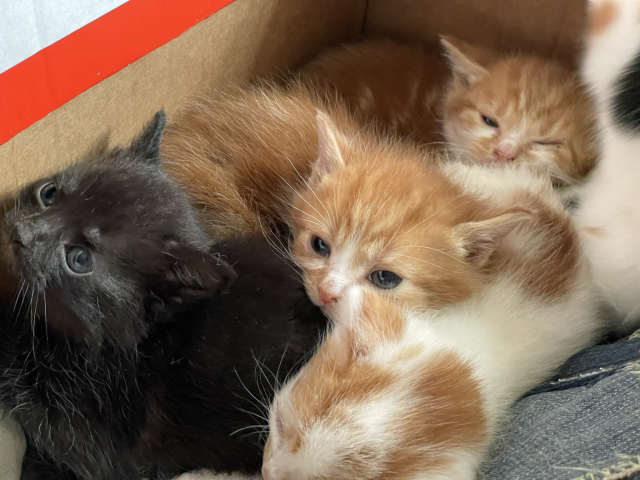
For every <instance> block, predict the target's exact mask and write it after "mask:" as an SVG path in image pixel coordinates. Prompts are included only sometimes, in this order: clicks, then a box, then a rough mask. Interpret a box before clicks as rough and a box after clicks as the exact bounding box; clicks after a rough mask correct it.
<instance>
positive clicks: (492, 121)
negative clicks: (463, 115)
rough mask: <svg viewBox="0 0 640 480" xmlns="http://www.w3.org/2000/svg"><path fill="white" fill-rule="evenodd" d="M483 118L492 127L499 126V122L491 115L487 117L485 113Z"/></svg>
mask: <svg viewBox="0 0 640 480" xmlns="http://www.w3.org/2000/svg"><path fill="white" fill-rule="evenodd" d="M482 120H484V123H486V124H487V125H489V126H490V127H493V128H498V122H496V121H495V120H492V119H490V118H489V117H485V116H484V115H482Z"/></svg>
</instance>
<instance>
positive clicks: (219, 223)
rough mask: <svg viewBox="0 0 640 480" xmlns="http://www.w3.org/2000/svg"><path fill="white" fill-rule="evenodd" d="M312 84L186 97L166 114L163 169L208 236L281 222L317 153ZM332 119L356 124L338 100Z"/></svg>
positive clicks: (316, 102) (255, 229)
mask: <svg viewBox="0 0 640 480" xmlns="http://www.w3.org/2000/svg"><path fill="white" fill-rule="evenodd" d="M319 104H320V101H319V99H318V96H317V94H316V92H314V91H313V89H308V88H304V87H302V86H300V85H290V86H288V87H287V88H280V87H277V86H275V85H272V84H269V83H260V84H258V85H253V86H245V87H236V88H232V89H229V90H226V91H221V92H216V93H215V94H213V95H212V96H209V97H205V98H202V99H200V100H197V101H193V102H191V103H190V104H189V105H187V107H185V108H184V109H183V110H182V111H181V112H180V113H179V114H178V115H177V116H176V118H174V119H170V122H169V123H168V125H167V128H166V130H165V135H164V137H163V140H162V146H161V148H162V153H163V158H164V169H165V170H166V171H167V172H168V173H169V175H171V176H172V177H173V178H175V179H176V180H177V181H178V183H180V184H181V185H182V186H184V188H185V189H186V191H187V193H188V194H189V195H190V198H191V201H192V203H193V205H194V206H195V207H196V208H197V209H198V211H199V212H200V218H201V220H202V223H203V225H204V226H205V228H206V230H207V233H208V234H209V235H210V236H211V237H212V238H214V239H217V238H226V237H228V236H230V235H234V234H242V233H247V232H261V231H265V230H267V229H273V228H277V229H280V228H281V227H282V222H283V219H284V217H285V216H286V212H287V210H288V204H289V198H290V197H291V194H292V191H293V190H294V189H296V188H298V187H299V186H300V184H303V182H304V178H306V177H307V176H308V175H309V172H310V165H311V164H312V163H313V161H315V159H316V156H317V136H316V127H315V116H316V108H317V106H318V105H319ZM330 112H331V115H332V118H333V119H334V121H335V122H337V123H338V124H339V125H340V126H341V127H342V128H344V129H345V130H350V129H352V130H357V129H359V127H358V124H356V123H354V122H353V121H352V120H351V118H350V117H349V115H348V114H347V112H346V109H345V108H343V107H342V106H341V105H340V104H339V103H338V102H334V103H333V105H332V106H331V109H330Z"/></svg>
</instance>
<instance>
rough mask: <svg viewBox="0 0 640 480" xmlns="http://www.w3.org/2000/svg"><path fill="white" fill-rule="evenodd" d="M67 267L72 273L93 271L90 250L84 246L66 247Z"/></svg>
mask: <svg viewBox="0 0 640 480" xmlns="http://www.w3.org/2000/svg"><path fill="white" fill-rule="evenodd" d="M65 260H66V262H67V267H69V270H71V272H72V273H75V274H77V275H84V274H87V273H91V272H92V271H93V260H92V258H91V252H90V251H89V250H88V249H87V248H85V247H80V246H76V247H67V248H66V249H65Z"/></svg>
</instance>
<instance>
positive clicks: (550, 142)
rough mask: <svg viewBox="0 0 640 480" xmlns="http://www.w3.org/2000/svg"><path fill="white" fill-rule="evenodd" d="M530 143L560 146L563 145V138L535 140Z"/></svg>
mask: <svg viewBox="0 0 640 480" xmlns="http://www.w3.org/2000/svg"><path fill="white" fill-rule="evenodd" d="M531 143H533V144H534V145H540V146H544V147H560V146H562V145H564V141H563V140H536V141H534V142H531Z"/></svg>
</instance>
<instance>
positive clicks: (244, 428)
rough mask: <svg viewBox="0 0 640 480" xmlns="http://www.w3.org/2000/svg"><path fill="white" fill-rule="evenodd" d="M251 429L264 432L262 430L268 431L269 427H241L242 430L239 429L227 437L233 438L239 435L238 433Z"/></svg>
mask: <svg viewBox="0 0 640 480" xmlns="http://www.w3.org/2000/svg"><path fill="white" fill-rule="evenodd" d="M251 428H253V429H254V430H257V429H262V430H264V429H268V428H269V427H265V426H264V425H249V426H248V427H242V428H239V429H238V430H235V431H233V432H231V433H230V434H229V436H230V437H233V436H234V435H235V434H236V433H240V432H242V431H244V430H249V429H251ZM254 433H258V432H254Z"/></svg>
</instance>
